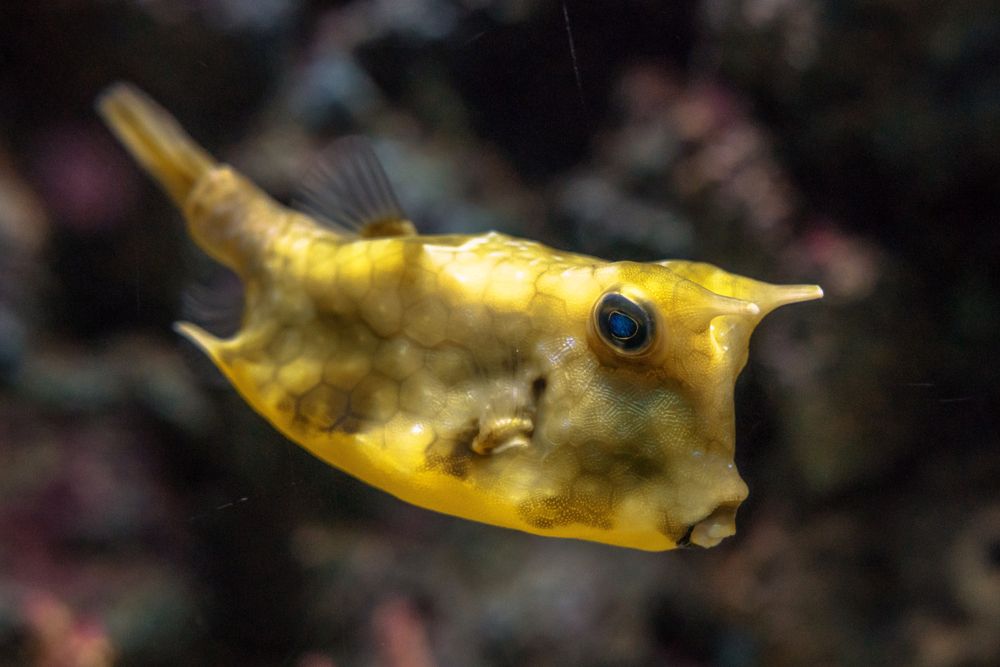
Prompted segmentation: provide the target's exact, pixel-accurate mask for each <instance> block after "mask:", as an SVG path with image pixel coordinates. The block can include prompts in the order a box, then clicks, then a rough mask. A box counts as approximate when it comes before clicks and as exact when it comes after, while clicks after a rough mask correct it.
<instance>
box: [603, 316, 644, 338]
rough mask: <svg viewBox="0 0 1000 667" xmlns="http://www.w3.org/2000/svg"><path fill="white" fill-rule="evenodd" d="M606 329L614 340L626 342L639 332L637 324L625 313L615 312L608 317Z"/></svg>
mask: <svg viewBox="0 0 1000 667" xmlns="http://www.w3.org/2000/svg"><path fill="white" fill-rule="evenodd" d="M608 328H609V329H610V330H611V335H612V336H614V337H615V338H618V339H621V340H628V339H629V338H631V337H632V336H634V335H635V334H636V333H637V332H638V331H639V323H638V322H636V321H635V320H633V319H632V318H631V317H629V316H628V315H626V314H625V313H621V312H618V311H617V310H615V311H613V312H612V313H611V314H610V315H608Z"/></svg>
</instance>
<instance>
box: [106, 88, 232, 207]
mask: <svg viewBox="0 0 1000 667" xmlns="http://www.w3.org/2000/svg"><path fill="white" fill-rule="evenodd" d="M97 110H98V112H99V113H100V114H101V117H102V118H103V119H104V122H105V123H107V124H108V127H110V128H111V130H112V131H113V132H114V133H115V134H116V135H117V136H118V139H119V140H121V142H122V143H123V144H125V146H126V147H127V148H128V150H129V151H130V152H131V153H132V155H133V156H135V159H136V160H138V161H139V163H140V164H142V166H143V167H145V168H146V170H147V171H149V173H150V174H151V175H152V176H153V177H154V178H155V179H156V180H157V181H159V182H160V185H161V186H162V187H163V189H164V190H166V191H167V193H168V194H169V195H170V196H171V197H172V198H173V200H174V201H175V202H176V203H177V204H178V205H179V206H182V205H183V204H184V202H185V200H186V199H187V196H188V194H189V193H190V192H191V188H193V187H194V184H195V183H197V182H198V179H199V178H201V176H202V175H204V174H205V172H207V171H209V170H211V169H212V168H213V167H215V166H216V162H215V160H213V159H212V156H211V155H209V154H208V153H207V152H206V151H205V150H204V149H202V148H201V146H199V145H198V144H196V143H195V142H194V140H193V139H192V138H191V137H190V136H188V134H187V133H186V132H185V131H184V130H183V129H182V128H181V126H180V124H178V123H177V121H176V120H174V118H173V116H171V115H170V114H169V113H168V112H167V111H166V110H165V109H164V108H163V107H161V106H160V105H159V104H157V103H156V102H154V101H153V100H152V99H151V98H150V97H149V96H148V95H146V94H145V93H143V92H142V91H140V90H139V89H138V88H136V87H135V86H132V85H131V84H128V83H116V84H114V85H112V86H111V87H109V88H108V89H107V90H105V91H104V93H102V94H101V96H100V98H98V100H97Z"/></svg>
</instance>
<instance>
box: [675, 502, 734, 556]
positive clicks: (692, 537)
mask: <svg viewBox="0 0 1000 667" xmlns="http://www.w3.org/2000/svg"><path fill="white" fill-rule="evenodd" d="M737 507H739V504H738V503H735V504H733V503H726V504H723V505H719V507H717V508H715V510H714V511H712V513H711V514H709V515H708V516H706V517H705V518H704V519H702V520H701V521H698V522H696V523H693V524H691V525H690V526H688V529H687V530H686V531H685V532H684V534H683V535H682V536H681V537H680V539H678V540H677V546H678V547H682V548H684V547H690V546H692V545H694V546H699V547H702V548H705V549H708V548H710V547H714V546H716V545H718V544H719V542H721V541H722V540H724V539H726V538H727V537H732V536H733V535H735V534H736V509H737Z"/></svg>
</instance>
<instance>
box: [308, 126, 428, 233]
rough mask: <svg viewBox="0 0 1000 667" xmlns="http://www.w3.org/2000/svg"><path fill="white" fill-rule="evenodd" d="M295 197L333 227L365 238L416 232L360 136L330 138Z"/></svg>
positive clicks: (369, 146) (375, 158)
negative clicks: (322, 154) (326, 147)
mask: <svg viewBox="0 0 1000 667" xmlns="http://www.w3.org/2000/svg"><path fill="white" fill-rule="evenodd" d="M295 203H296V206H297V207H298V208H300V209H302V210H303V211H305V212H306V213H308V214H309V215H311V216H313V217H314V218H316V219H317V220H319V221H320V222H323V223H325V224H327V225H328V226H330V227H332V228H334V229H336V230H338V231H342V232H347V233H352V234H357V235H359V236H362V237H366V238H373V237H379V236H406V235H410V234H415V233H416V230H414V228H413V224H412V223H411V222H410V221H409V220H407V218H406V214H405V213H403V209H402V207H401V206H400V205H399V201H398V200H397V199H396V194H395V193H394V192H393V190H392V185H391V184H390V183H389V178H388V176H386V174H385V171H384V170H383V169H382V165H381V164H380V163H379V161H378V157H377V156H376V155H375V151H374V149H373V148H372V145H371V143H370V142H369V141H368V140H367V139H365V138H364V137H344V138H343V139H338V140H337V141H335V142H334V143H333V144H332V145H331V146H330V147H329V148H328V149H327V150H326V152H325V153H324V156H323V157H322V158H321V159H320V161H319V162H318V163H317V165H316V167H315V168H314V169H313V170H312V171H311V172H310V173H309V174H308V175H307V176H306V178H305V180H304V181H303V183H302V186H301V187H300V188H299V192H298V193H297V195H296V197H295Z"/></svg>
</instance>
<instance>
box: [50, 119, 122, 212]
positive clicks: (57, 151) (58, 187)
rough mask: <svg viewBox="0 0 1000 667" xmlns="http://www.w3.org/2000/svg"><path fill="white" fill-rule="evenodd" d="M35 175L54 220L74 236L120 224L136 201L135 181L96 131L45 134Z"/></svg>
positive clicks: (61, 129)
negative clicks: (77, 233) (77, 232)
mask: <svg viewBox="0 0 1000 667" xmlns="http://www.w3.org/2000/svg"><path fill="white" fill-rule="evenodd" d="M33 162H34V165H33V166H34V172H35V175H36V178H37V180H38V185H39V189H40V191H41V195H42V198H43V199H44V201H45V203H46V205H47V207H48V208H49V210H50V211H51V213H52V214H53V217H54V218H55V219H56V220H57V221H58V222H62V223H63V224H65V225H67V226H69V227H73V228H75V229H76V230H77V231H95V230H98V229H104V228H107V227H113V226H115V225H117V224H119V223H120V222H121V221H122V220H123V219H124V218H125V216H126V214H127V212H128V211H129V209H130V208H131V207H132V205H133V203H134V201H135V200H136V198H137V197H138V194H139V193H138V187H139V182H138V177H137V175H136V173H135V170H134V169H132V168H131V165H129V163H128V162H127V161H126V159H125V156H124V154H123V153H122V151H120V150H119V149H118V148H117V147H116V146H115V145H114V143H113V142H112V140H111V138H110V137H108V136H106V133H103V132H100V130H98V129H97V127H96V126H93V127H92V126H90V125H89V124H87V125H82V124H80V125H61V126H54V127H50V128H47V129H46V130H44V131H43V132H42V133H41V135H40V139H39V140H38V142H37V144H36V146H35V147H34V150H33Z"/></svg>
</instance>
